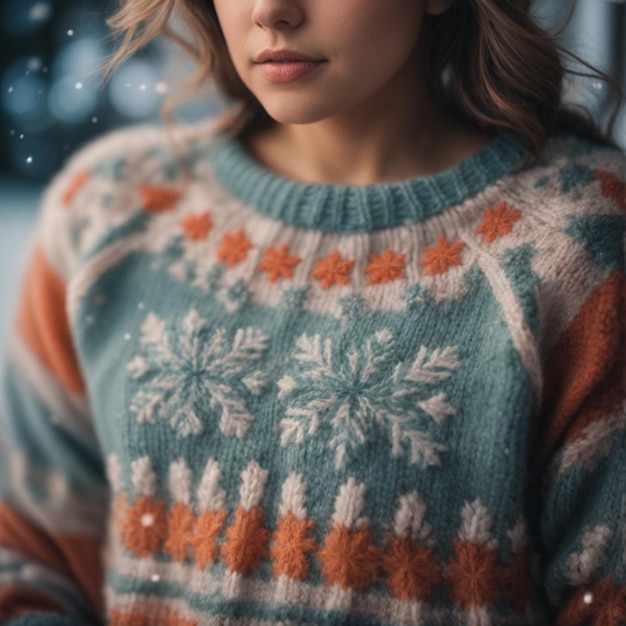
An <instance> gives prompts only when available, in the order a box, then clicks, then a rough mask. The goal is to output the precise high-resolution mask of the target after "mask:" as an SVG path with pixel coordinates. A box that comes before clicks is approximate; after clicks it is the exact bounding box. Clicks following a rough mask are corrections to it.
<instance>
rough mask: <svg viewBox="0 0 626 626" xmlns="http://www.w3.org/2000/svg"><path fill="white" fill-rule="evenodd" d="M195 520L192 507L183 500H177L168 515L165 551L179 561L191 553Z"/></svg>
mask: <svg viewBox="0 0 626 626" xmlns="http://www.w3.org/2000/svg"><path fill="white" fill-rule="evenodd" d="M194 521H195V519H194V516H193V513H192V512H191V509H190V508H189V507H188V506H186V505H185V504H183V503H182V502H177V503H176V504H175V505H174V506H173V507H172V509H171V511H170V512H169V515H168V516H167V541H166V542H165V552H166V553H167V554H171V555H172V558H173V559H174V561H176V562H178V563H182V562H183V561H184V560H185V559H186V558H187V555H188V554H189V547H190V544H191V542H192V540H193V537H192V534H191V529H192V528H193V523H194Z"/></svg>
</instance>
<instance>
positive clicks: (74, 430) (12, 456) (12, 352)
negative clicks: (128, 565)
mask: <svg viewBox="0 0 626 626" xmlns="http://www.w3.org/2000/svg"><path fill="white" fill-rule="evenodd" d="M85 180H86V175H85V174H84V173H82V172H80V171H76V170H75V169H72V168H70V169H69V171H67V170H66V171H64V172H63V173H62V174H61V175H60V176H59V177H58V178H57V180H56V181H55V182H54V183H53V184H52V186H51V187H50V188H49V190H48V192H47V194H46V196H45V197H44V202H43V207H42V210H41V213H40V219H39V225H38V229H37V231H36V235H35V240H34V242H33V246H32V250H31V254H30V260H29V263H28V266H27V269H26V272H25V275H24V279H23V284H22V289H21V295H20V298H19V304H18V308H17V315H16V318H15V319H16V323H15V327H14V329H13V332H12V333H10V337H9V340H8V342H7V345H6V348H7V349H6V355H5V357H3V361H4V363H3V364H4V368H3V373H2V388H1V389H0V400H1V402H2V403H1V404H0V623H2V624H8V625H10V626H21V625H24V626H26V625H28V626H54V625H59V626H61V625H63V626H77V625H78V624H83V625H86V624H87V625H89V626H93V625H95V624H98V623H101V622H102V614H103V599H102V595H103V594H102V579H103V566H102V557H101V551H102V545H103V537H104V531H105V527H106V517H107V508H108V489H107V484H106V478H105V472H104V468H103V463H102V458H101V453H100V450H99V446H98V440H97V437H96V434H95V429H94V425H93V423H92V420H91V417H90V411H89V403H88V396H87V393H86V389H85V383H84V380H83V375H82V372H81V369H80V366H79V361H78V358H77V355H76V352H75V349H74V345H73V338H72V332H71V327H70V321H69V316H68V313H67V307H66V303H67V286H68V282H69V277H70V274H71V272H72V271H73V266H74V265H75V262H76V259H77V252H76V250H75V248H76V246H75V245H74V242H75V240H76V232H73V231H75V224H76V223H77V220H76V216H75V215H74V213H73V210H72V207H71V206H70V205H71V204H72V202H73V200H74V197H75V196H76V194H77V193H78V192H79V189H80V187H81V186H82V185H83V184H84V182H85Z"/></svg>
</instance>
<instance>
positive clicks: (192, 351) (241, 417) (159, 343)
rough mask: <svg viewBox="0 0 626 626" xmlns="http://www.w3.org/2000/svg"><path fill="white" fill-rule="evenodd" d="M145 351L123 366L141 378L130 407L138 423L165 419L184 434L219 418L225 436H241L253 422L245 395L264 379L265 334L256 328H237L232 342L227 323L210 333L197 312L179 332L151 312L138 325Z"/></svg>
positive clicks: (257, 390)
mask: <svg viewBox="0 0 626 626" xmlns="http://www.w3.org/2000/svg"><path fill="white" fill-rule="evenodd" d="M140 343H141V346H142V347H143V349H144V350H143V353H142V354H141V355H138V356H136V357H135V358H134V359H133V360H132V361H131V362H130V363H129V364H128V365H127V369H128V371H129V372H130V373H131V375H132V377H133V378H134V379H136V380H138V381H140V382H141V383H142V388H141V389H140V390H139V391H138V392H137V393H136V394H135V396H134V398H133V400H132V403H131V406H130V410H131V411H132V412H133V413H134V414H135V415H136V417H137V421H139V422H140V423H142V422H148V423H155V422H156V420H166V421H168V422H169V424H170V426H171V427H172V428H173V429H175V430H178V431H179V432H180V434H181V435H182V436H183V437H187V436H189V435H199V434H200V433H202V432H203V431H204V429H205V427H207V426H208V425H209V424H210V423H212V422H215V421H216V420H217V418H218V417H219V429H220V431H221V432H222V434H224V435H226V436H235V437H239V438H241V437H243V436H244V435H245V433H246V431H247V430H248V427H249V425H250V422H251V421H252V417H253V416H252V414H251V413H250V411H249V410H248V408H247V406H246V402H245V397H246V395H248V394H252V395H258V394H259V393H260V392H261V391H262V389H263V387H264V386H265V384H266V380H265V377H264V375H263V373H262V371H261V370H260V369H259V361H260V360H261V358H262V357H263V355H264V354H265V351H266V350H267V344H268V337H267V335H265V334H264V333H263V332H262V331H260V330H259V329H256V328H245V329H239V330H237V332H236V333H235V336H234V338H233V339H232V342H229V341H228V340H227V331H226V329H225V328H218V329H216V330H215V331H214V332H213V333H212V334H211V332H210V328H209V327H208V324H207V321H206V320H204V319H202V317H200V315H199V314H198V312H197V311H195V310H191V311H190V312H189V313H188V314H187V316H186V317H185V319H184V321H183V324H182V329H181V330H180V332H173V333H171V336H170V335H168V332H167V328H166V324H165V322H164V321H163V320H161V319H159V317H158V316H157V315H155V314H154V313H150V314H149V315H148V317H147V318H146V320H145V322H144V323H143V326H142V327H141V342H140Z"/></svg>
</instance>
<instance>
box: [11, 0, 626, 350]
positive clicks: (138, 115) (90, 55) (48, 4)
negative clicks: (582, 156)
mask: <svg viewBox="0 0 626 626" xmlns="http://www.w3.org/2000/svg"><path fill="white" fill-rule="evenodd" d="M568 4H569V2H568V1H567V0H536V5H535V13H536V15H537V19H538V20H539V21H540V22H541V23H542V24H543V25H544V26H546V27H548V28H555V27H556V26H557V25H559V24H561V23H562V21H563V19H564V17H565V16H566V13H567V9H568ZM113 8H114V3H113V2H111V1H109V0H107V1H102V0H0V41H1V42H2V44H1V46H0V344H1V343H2V341H3V338H4V337H5V335H6V333H7V331H8V327H9V321H10V319H11V317H12V311H13V308H14V306H15V296H16V290H17V288H18V284H19V279H20V273H21V269H22V267H23V263H24V260H25V255H26V254H27V252H28V245H29V238H30V234H31V233H32V228H33V223H34V219H35V216H36V212H37V207H38V201H39V196H40V194H41V190H42V189H43V187H44V186H45V185H46V183H47V182H48V181H49V180H50V178H51V177H52V176H53V175H54V174H55V172H57V171H58V170H59V169H60V168H61V167H62V166H63V164H64V162H65V161H66V159H67V158H68V156H69V155H70V154H72V153H73V152H74V151H75V150H76V149H77V148H79V147H80V146H81V145H83V144H84V143H85V142H87V141H89V140H90V139H92V138H94V137H95V136H97V135H100V134H102V133H106V132H107V131H110V130H111V129H113V128H116V127H120V126H124V125H127V124H137V123H152V122H155V123H158V122H159V109H160V106H161V103H162V101H163V98H164V97H165V96H166V95H167V93H168V90H169V89H170V85H171V84H172V83H173V82H175V80H176V77H177V76H178V75H180V73H181V72H184V71H185V66H184V65H182V66H181V64H180V58H179V56H178V52H177V50H176V49H175V48H174V47H173V46H172V45H171V44H169V43H167V42H165V41H158V42H155V43H154V44H152V45H150V46H149V47H148V48H147V49H145V50H143V51H142V52H141V53H139V54H138V55H136V56H135V57H134V58H133V59H131V60H129V61H128V62H126V63H125V64H124V65H122V66H121V67H120V68H119V69H118V70H117V71H116V72H115V73H114V74H113V75H112V77H111V79H110V80H109V81H108V82H107V83H106V85H104V86H103V85H101V72H99V71H98V68H99V67H100V66H101V64H102V63H103V61H104V60H105V59H106V58H107V56H108V55H109V54H110V53H111V51H112V50H113V43H112V42H111V41H110V39H108V38H107V29H106V24H105V19H106V16H107V15H109V14H110V13H111V12H112V10H113ZM562 43H564V44H565V45H566V46H567V47H568V48H569V49H571V50H573V51H574V52H576V53H577V54H578V55H579V56H581V57H582V58H584V59H585V60H587V61H589V62H591V63H593V64H594V65H596V66H598V67H600V68H601V69H603V70H605V71H606V72H608V73H609V74H611V75H612V76H613V77H615V78H616V79H617V80H619V81H620V82H621V83H622V84H626V0H578V3H577V6H576V10H575V13H574V15H573V18H572V20H571V22H570V24H569V27H568V28H567V29H566V30H565V31H564V33H563V36H562ZM567 98H568V100H571V101H573V102H579V103H581V104H583V105H585V106H586V107H587V108H589V109H590V110H591V111H592V112H593V113H594V114H595V116H596V119H598V120H599V121H600V122H604V121H606V119H607V117H608V112H609V110H610V108H611V106H612V104H613V103H612V101H611V98H610V96H609V95H608V90H607V88H606V85H604V84H603V83H601V82H599V81H597V80H594V79H589V78H585V79H576V80H572V81H571V83H570V84H569V86H568V90H567ZM223 106H224V105H223V103H221V102H220V101H219V99H218V97H217V95H216V94H215V93H213V92H211V91H209V92H208V93H207V96H206V97H205V98H203V99H202V101H201V102H198V103H194V104H192V105H189V106H186V107H185V108H184V109H182V110H181V111H180V112H179V114H178V116H177V117H178V119H182V120H183V121H193V120H195V119H200V118H203V117H206V116H210V115H215V114H216V113H217V112H219V111H220V110H222V109H223ZM615 139H616V140H617V141H618V143H619V144H620V145H621V146H622V147H624V148H626V114H625V113H623V114H622V115H621V116H620V118H619V120H618V123H617V125H616V129H615Z"/></svg>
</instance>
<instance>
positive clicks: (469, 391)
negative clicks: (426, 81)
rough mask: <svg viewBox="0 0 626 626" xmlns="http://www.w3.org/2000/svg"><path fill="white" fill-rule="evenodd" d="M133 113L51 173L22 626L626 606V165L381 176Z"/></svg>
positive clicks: (10, 480)
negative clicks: (283, 162) (316, 174)
mask: <svg viewBox="0 0 626 626" xmlns="http://www.w3.org/2000/svg"><path fill="white" fill-rule="evenodd" d="M219 139H220V137H219V136H215V135H211V134H210V133H208V132H207V130H206V128H204V129H201V128H198V129H187V130H185V131H184V132H183V133H182V134H181V135H180V136H179V138H178V143H177V144H175V147H173V146H172V144H170V142H169V139H168V135H167V133H165V132H164V131H163V130H160V129H139V130H125V131H122V132H120V133H117V134H114V135H111V136H108V137H106V138H104V139H102V140H99V141H97V142H96V143H94V144H92V145H90V146H88V147H87V148H86V149H84V150H83V151H81V152H80V153H79V154H78V155H77V156H75V157H74V158H73V159H72V160H71V161H70V163H69V164H68V165H67V166H66V167H65V168H64V169H63V171H62V173H61V174H59V175H58V176H57V178H56V179H55V180H54V181H53V183H52V184H51V186H50V187H49V189H48V191H47V192H46V194H45V197H44V201H43V207H42V210H41V216H40V220H39V227H38V229H37V233H36V237H35V241H34V244H33V249H32V253H31V260H30V264H29V266H28V269H27V270H26V273H25V277H24V286H23V290H22V296H21V301H20V304H19V308H18V312H17V316H16V328H15V332H14V333H13V334H12V336H11V338H10V341H9V342H8V346H7V359H6V360H7V363H8V367H7V368H6V373H5V375H4V393H3V397H4V405H3V409H2V424H1V427H0V432H1V441H2V444H1V445H2V450H1V455H0V457H1V463H2V470H1V474H0V476H1V481H2V485H1V489H2V504H1V506H0V546H1V548H0V619H2V620H5V621H6V622H7V623H8V624H11V626H19V625H22V626H53V625H54V626H57V625H59V626H60V625H63V626H69V625H70V624H71V625H76V624H79V625H80V624H83V625H84V624H89V625H96V624H110V625H114V626H138V625H140V626H144V625H146V626H205V625H206V626H209V625H211V626H213V625H220V624H232V625H239V626H266V625H267V626H269V625H271V624H283V625H295V624H313V625H319V624H358V625H363V626H368V625H391V624H420V625H425V626H431V625H435V624H437V625H450V624H467V625H471V626H491V625H493V626H495V625H507V626H517V625H522V624H559V625H564V626H583V625H587V624H593V625H595V626H617V625H618V624H625V623H626V587H625V586H624V585H625V584H626V540H625V528H626V496H625V494H626V488H625V487H626V484H625V482H626V478H625V477H626V461H625V459H626V436H625V435H626V432H625V431H626V417H625V416H626V412H625V410H624V403H625V399H626V366H625V364H626V350H625V348H626V345H625V344H626V316H625V315H624V312H625V311H624V302H625V298H626V280H625V275H624V234H625V222H624V211H625V210H626V158H625V157H624V156H623V155H622V154H621V153H619V152H617V151H616V150H614V149H611V148H607V147H604V146H600V145H596V144H593V143H590V142H588V141H586V140H583V139H581V138H579V137H576V136H573V135H558V136H554V137H552V138H551V139H550V140H549V142H548V143H547V145H546V146H545V149H544V150H543V152H542V154H541V157H540V159H539V160H538V162H536V163H535V164H533V165H528V164H527V163H526V161H525V157H526V156H527V154H526V153H525V151H524V150H523V149H522V148H520V147H518V146H517V145H516V144H514V143H513V142H511V141H510V140H507V139H504V138H502V137H499V138H497V139H495V140H494V141H493V142H492V143H491V144H490V145H489V146H487V147H486V148H484V149H482V150H480V151H479V152H477V153H476V154H474V155H472V156H470V157H468V158H466V159H465V160H463V161H462V162H460V163H458V164H457V165H455V166H453V167H452V168H451V169H449V170H446V171H444V172H440V173H437V174H434V175H432V176H426V177H420V178H415V179H411V180H405V181H399V182H391V183H385V184H375V185H370V186H363V187H359V186H337V185H313V184H305V183H302V182H296V181H292V180H287V179H286V178H283V177H281V176H279V175H277V174H275V173H273V172H270V171H268V170H267V169H265V168H264V167H263V166H261V165H260V164H259V163H257V162H256V161H254V160H253V158H252V157H250V156H249V155H248V153H247V152H246V150H245V149H244V147H243V145H242V144H241V143H240V142H238V141H237V140H231V141H219Z"/></svg>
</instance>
